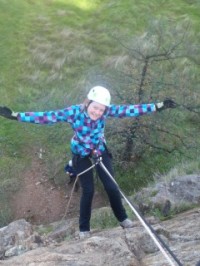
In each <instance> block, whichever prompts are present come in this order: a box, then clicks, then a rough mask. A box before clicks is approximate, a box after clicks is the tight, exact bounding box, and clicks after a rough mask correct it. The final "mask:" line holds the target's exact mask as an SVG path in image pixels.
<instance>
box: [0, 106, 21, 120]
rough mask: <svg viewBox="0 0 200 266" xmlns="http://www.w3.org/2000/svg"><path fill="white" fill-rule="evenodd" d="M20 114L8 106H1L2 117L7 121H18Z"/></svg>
mask: <svg viewBox="0 0 200 266" xmlns="http://www.w3.org/2000/svg"><path fill="white" fill-rule="evenodd" d="M17 115H18V113H15V112H13V111H12V110H11V109H10V108H8V107H6V106H0V116H3V117H5V118H7V119H12V120H17Z"/></svg>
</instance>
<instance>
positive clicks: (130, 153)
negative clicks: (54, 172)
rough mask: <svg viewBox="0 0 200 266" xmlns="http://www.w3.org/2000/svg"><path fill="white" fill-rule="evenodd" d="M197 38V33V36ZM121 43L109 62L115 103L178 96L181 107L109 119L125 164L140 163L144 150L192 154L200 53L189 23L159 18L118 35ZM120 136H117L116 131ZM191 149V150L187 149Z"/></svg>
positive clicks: (118, 153) (120, 161)
mask: <svg viewBox="0 0 200 266" xmlns="http://www.w3.org/2000/svg"><path fill="white" fill-rule="evenodd" d="M195 37H196V36H195ZM114 38H115V40H117V42H118V43H120V44H121V47H122V52H121V55H120V56H119V55H117V56H110V57H109V58H107V60H106V62H104V67H106V73H103V75H104V76H106V77H107V83H108V84H109V87H112V88H113V93H112V94H114V98H115V102H118V101H119V103H147V102H151V101H152V102H158V101H161V100H163V99H164V98H166V97H170V98H173V99H174V100H175V101H176V102H177V103H178V106H179V107H180V108H177V109H176V110H173V111H171V110H169V111H166V112H162V113H159V114H156V115H154V116H151V117H149V116H145V117H142V118H141V117H139V118H137V119H135V120H133V119H124V120H122V121H121V123H119V122H118V121H112V123H110V124H109V133H108V134H109V135H110V138H109V139H110V142H111V144H112V147H114V148H113V152H114V153H115V157H116V158H117V159H118V164H120V166H124V167H127V166H128V165H134V164H136V163H137V162H138V161H139V160H140V159H141V158H142V157H144V154H149V155H150V154H153V153H155V152H157V151H159V152H162V153H163V154H169V153H174V152H176V153H181V154H184V153H185V154H186V152H187V151H188V149H196V148H197V146H198V145H199V144H200V141H199V139H198V140H197V139H195V141H194V134H196V133H195V132H196V130H197V128H195V127H193V129H192V130H190V131H189V128H190V124H191V122H192V121H193V120H197V121H199V113H200V97H199V91H198V86H199V75H198V71H199V62H200V53H199V51H198V49H197V48H198V46H196V48H195V43H193V45H191V42H192V40H193V42H194V40H195V39H194V36H190V27H189V24H188V23H187V24H186V25H185V24H182V25H177V26H175V27H174V25H170V23H169V22H166V21H154V22H152V23H151V25H150V27H149V29H148V30H147V31H146V32H145V33H143V35H141V36H134V37H133V38H132V39H130V38H126V39H125V38H120V37H117V38H116V37H114ZM113 135H114V136H115V138H112V136H113ZM187 154H188V152H187Z"/></svg>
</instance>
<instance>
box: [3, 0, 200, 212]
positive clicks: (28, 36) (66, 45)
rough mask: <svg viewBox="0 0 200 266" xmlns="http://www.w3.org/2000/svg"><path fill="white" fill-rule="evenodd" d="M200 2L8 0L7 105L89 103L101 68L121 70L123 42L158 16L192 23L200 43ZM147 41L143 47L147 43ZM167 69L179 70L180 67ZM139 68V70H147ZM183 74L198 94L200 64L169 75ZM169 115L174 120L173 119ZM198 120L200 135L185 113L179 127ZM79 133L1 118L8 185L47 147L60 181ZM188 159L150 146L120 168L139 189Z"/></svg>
mask: <svg viewBox="0 0 200 266" xmlns="http://www.w3.org/2000/svg"><path fill="white" fill-rule="evenodd" d="M199 7H200V4H199V1H198V0H196V1H195V0H176V1H172V0H168V1H166V0H160V1H156V0H153V1H148V0H141V1H136V0H123V1H122V0H115V1H114V0H102V1H100V0H94V1H89V0H84V1H83V0H79V1H77V0H76V1H75V0H73V1H72V0H65V1H64V0H44V1H40V0H34V1H32V0H12V1H11V0H7V1H5V0H0V33H1V39H0V48H1V53H0V69H1V71H0V94H1V100H0V105H8V106H10V107H11V108H13V109H14V110H15V111H31V110H33V111H34V110H37V111H39V110H41V111H42V110H51V109H58V108H62V107H64V106H67V105H70V104H72V103H77V102H81V101H82V100H83V99H84V97H85V95H86V92H87V91H88V89H89V88H90V87H91V86H93V85H96V84H97V83H101V82H105V80H104V78H105V77H104V76H102V75H101V73H103V70H104V69H105V65H106V64H110V65H111V66H112V67H111V68H114V67H113V65H116V62H115V60H116V59H117V60H118V61H117V62H118V63H119V62H123V59H124V55H125V52H126V51H125V49H124V48H123V47H122V45H121V43H120V42H122V43H124V44H130V43H132V41H135V40H136V37H137V36H140V35H144V36H145V33H146V32H147V31H148V30H150V28H151V27H150V22H152V21H154V23H157V24H158V23H160V21H162V20H163V21H164V23H163V27H165V26H166V28H167V26H168V24H171V25H173V26H174V28H176V27H178V25H179V23H185V24H186V25H187V24H189V25H190V30H189V34H190V38H189V40H188V43H189V44H187V45H188V46H189V47H190V46H191V45H190V44H191V43H194V44H195V43H197V44H198V43H199V29H198V27H199V20H200V19H199ZM152 25H153V24H152ZM154 25H155V24H154ZM152 30H155V27H154V26H152ZM166 33H167V30H166ZM170 38H172V37H170ZM170 38H169V40H170V41H171V39H170ZM119 40H120V42H119ZM172 40H173V39H172ZM144 41H146V39H143V41H142V44H143V45H146V44H145V43H144ZM147 47H149V43H148V42H147ZM128 56H129V55H128ZM191 58H192V60H197V61H198V60H199V59H198V58H199V55H198V54H196V53H195V51H194V53H193V54H192V53H191ZM120 60H121V61H120ZM113 62H114V63H113ZM167 68H169V70H170V71H171V69H172V66H171V65H170V66H169V65H168V66H167V67H166V69H167ZM136 70H138V73H139V68H138V69H137V67H136V68H135V71H136ZM152 70H153V72H154V73H156V75H157V76H158V77H160V80H161V79H162V76H161V75H160V74H162V69H161V66H160V73H158V72H156V69H152ZM183 72H184V73H188V74H189V75H190V76H191V79H192V78H193V80H194V81H193V82H194V84H193V83H190V85H191V88H192V89H193V93H194V97H195V91H198V89H199V80H198V76H199V67H198V66H197V67H196V68H193V69H192V68H191V67H190V62H189V61H181V60H180V62H179V69H178V68H176V69H175V70H174V71H172V72H171V74H170V75H171V76H170V75H169V77H172V76H174V77H175V78H176V81H177V84H178V83H179V84H181V82H182V84H183V85H184V84H185V80H182V77H180V79H179V73H183ZM167 78H168V77H167ZM114 79H116V84H115V82H114V81H113V83H111V82H109V83H108V85H110V87H111V88H114V89H113V90H115V87H120V89H122V88H123V87H124V83H123V82H122V84H120V83H119V82H118V81H117V76H116V74H115V76H114ZM156 86H157V85H155V87H156ZM168 89H169V88H168ZM157 90H158V89H157ZM169 93H171V90H170V92H169ZM176 93H177V92H176ZM177 94H179V92H178V93H177ZM188 94H189V95H191V91H189V92H188ZM196 95H197V97H196V98H198V97H199V96H198V93H197V94H196ZM159 96H160V97H161V96H162V94H161V95H159V94H158V96H157V97H158V98H159ZM0 119H1V118H0ZM152 119H153V118H152ZM155 119H156V118H155ZM162 119H163V117H161V118H160V120H162ZM166 119H168V120H167V121H170V116H168V117H167V116H166ZM197 120H198V116H197ZM198 121H199V120H198ZM198 121H197V122H198ZM191 124H192V125H193V127H192V128H193V130H192V132H191V134H195V136H197V135H196V134H197V132H198V129H199V128H198V126H197V124H198V123H196V122H194V121H192V115H190V114H188V117H186V116H185V114H182V113H181V112H180V113H179V114H177V121H176V124H175V125H174V129H175V126H176V127H177V128H176V130H179V131H180V132H182V133H183V134H185V132H186V131H188V132H189V130H190V128H191ZM71 136H72V131H71V130H70V128H69V126H66V125H56V126H50V127H48V126H47V127H43V126H36V125H28V124H17V123H15V122H13V121H6V120H4V119H1V127H0V156H1V157H0V165H1V170H2V169H3V172H5V175H4V176H2V175H1V176H0V188H1V187H3V184H4V181H5V179H8V180H10V179H11V178H13V177H14V176H16V174H15V170H16V169H19V173H20V171H21V172H22V171H23V169H24V168H25V167H28V166H29V164H30V162H31V160H32V158H33V156H34V154H33V151H35V150H39V149H40V148H42V149H44V150H46V154H47V156H46V157H45V164H46V165H47V166H48V168H49V178H54V173H55V171H56V173H61V172H62V165H63V166H64V163H65V161H66V160H67V159H68V158H70V156H71V155H70V151H69V140H70V137H71ZM152 138H153V136H152ZM154 138H155V136H154ZM108 141H109V142H111V144H112V141H111V140H108ZM196 141H197V142H199V140H196ZM193 144H194V143H191V145H193ZM65 152H67V156H66V155H65ZM183 153H184V154H185V155H189V156H190V157H192V158H195V157H197V156H198V155H199V154H198V151H197V147H196V150H195V149H193V150H192V151H189V152H188V151H187V152H186V151H183ZM186 153H187V154H186ZM66 157H67V158H66ZM182 157H183V154H171V155H170V154H168V155H166V154H163V153H160V152H159V153H158V152H157V153H152V152H151V150H148V151H146V153H145V156H144V157H143V158H142V161H141V162H140V163H139V164H138V165H137V167H134V170H133V169H131V168H130V169H127V171H121V172H120V171H118V173H117V176H118V177H119V178H118V180H119V182H120V185H122V188H123V189H125V190H126V191H127V192H128V193H131V191H133V190H135V189H138V188H139V187H140V186H143V185H145V184H146V183H148V181H149V180H151V178H152V176H153V174H154V172H161V173H163V172H166V171H169V170H170V168H171V167H173V166H174V165H175V164H176V163H178V162H180V161H181V160H182ZM13 158H14V160H13ZM149 158H151V159H150V160H149ZM8 165H12V167H10V173H9V174H8V173H7V172H6V170H5V169H7V166H8ZM17 172H18V171H17ZM19 175H20V174H19ZM60 175H62V174H60ZM17 180H18V179H17ZM55 181H56V182H57V183H59V182H60V181H59V180H55ZM8 183H9V182H8ZM130 184H131V185H130ZM6 217H8V215H7V216H6Z"/></svg>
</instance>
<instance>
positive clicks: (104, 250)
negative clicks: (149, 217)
mask: <svg viewBox="0 0 200 266" xmlns="http://www.w3.org/2000/svg"><path fill="white" fill-rule="evenodd" d="M17 222H18V221H16V222H15V223H17ZM22 223H23V224H24V226H25V228H29V229H30V227H31V226H30V225H29V224H28V223H26V222H25V221H20V224H22ZM66 223H67V221H66ZM151 223H152V222H151ZM9 226H10V225H9ZM9 226H8V227H9ZM152 227H153V228H154V230H155V231H156V232H157V234H159V236H160V237H161V238H162V239H163V241H164V242H165V243H166V244H167V245H168V246H169V248H170V249H171V251H172V252H173V253H174V254H175V256H176V257H177V258H178V260H179V261H180V262H181V263H182V264H183V265H184V266H193V265H196V264H197V262H198V261H199V260H200V252H199V251H200V230H199V228H200V208H195V209H192V210H190V211H187V212H184V213H182V214H179V215H177V216H176V217H175V218H173V219H170V220H167V221H164V222H155V220H154V224H152ZM10 228H11V226H10ZM12 228H13V224H12ZM16 228H19V227H16ZM63 228H64V229H63V231H66V230H67V229H66V228H67V227H66V225H65V226H64V227H63ZM6 230H7V231H6ZM20 231H21V232H22V229H20V230H19V229H18V230H17V232H18V233H16V231H15V232H14V231H8V228H5V227H4V228H2V229H1V231H0V234H1V235H0V236H1V242H0V243H1V248H2V249H3V248H4V250H5V247H6V245H5V243H6V242H4V241H7V243H8V244H9V245H10V248H12V247H16V249H17V247H18V246H19V245H21V246H22V247H25V246H26V245H25V244H24V243H26V241H27V239H29V240H30V237H31V236H32V235H34V232H33V231H31V230H29V231H27V229H26V230H25V232H26V233H27V232H28V233H27V234H22V233H19V232H20ZM5 232H7V234H8V235H7V236H6V234H5ZM59 232H60V234H61V235H62V228H60V229H59ZM9 234H10V235H9ZM17 234H18V235H20V236H22V235H23V237H21V238H20V240H17V241H13V242H10V240H9V239H11V238H10V237H11V235H17ZM50 236H54V238H56V237H55V236H56V234H55V233H51V234H49V238H50ZM70 237H71V240H69V238H70ZM22 239H23V240H22ZM33 239H34V240H33V242H34V243H37V241H35V240H36V239H37V237H36V238H35V237H34V238H33ZM20 241H21V242H20ZM29 247H30V248H31V249H32V250H29V251H26V252H24V253H23V254H21V255H19V254H18V256H13V257H10V258H6V257H4V260H0V265H5V266H7V265H9V266H17V265H20V266H64V265H65V266H67V265H69V266H79V265H81V266H82V265H85V266H96V265H97V266H105V265H110V266H112V265H113V266H122V265H123V266H141V265H142V266H168V265H170V264H169V262H168V261H167V259H166V258H165V257H164V255H163V254H162V253H161V252H160V250H159V249H158V248H157V246H156V245H155V244H154V242H153V240H152V239H151V237H150V236H149V234H148V233H147V232H146V230H145V229H144V227H143V226H142V225H141V224H140V222H139V221H135V227H134V228H131V229H125V230H123V229H122V228H121V227H116V228H113V229H110V230H102V231H100V232H98V231H96V232H95V231H93V232H92V236H91V237H90V238H88V239H85V240H78V239H76V234H75V232H74V231H73V230H71V235H70V236H69V235H68V237H67V236H65V239H64V240H63V241H60V239H59V241H55V239H54V241H52V242H51V241H50V242H49V243H48V244H45V245H44V241H43V239H42V238H41V241H38V243H37V246H31V245H30V246H29ZM7 252H8V249H7ZM4 255H6V254H4ZM13 255H17V254H13ZM169 256H170V255H169ZM170 258H171V257H170ZM171 260H172V261H173V259H172V258H171ZM174 265H178V264H176V262H174Z"/></svg>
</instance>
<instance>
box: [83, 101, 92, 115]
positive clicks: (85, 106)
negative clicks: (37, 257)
mask: <svg viewBox="0 0 200 266" xmlns="http://www.w3.org/2000/svg"><path fill="white" fill-rule="evenodd" d="M91 102H92V101H91V100H89V99H88V98H86V99H85V100H84V101H83V102H82V104H81V112H83V111H87V108H88V106H89V104H90V103H91Z"/></svg>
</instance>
